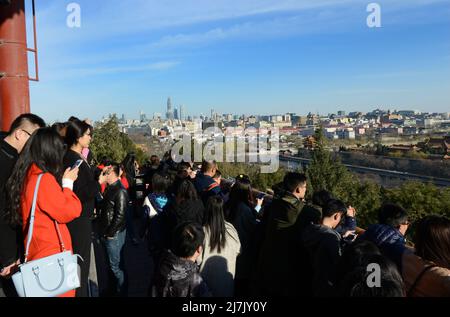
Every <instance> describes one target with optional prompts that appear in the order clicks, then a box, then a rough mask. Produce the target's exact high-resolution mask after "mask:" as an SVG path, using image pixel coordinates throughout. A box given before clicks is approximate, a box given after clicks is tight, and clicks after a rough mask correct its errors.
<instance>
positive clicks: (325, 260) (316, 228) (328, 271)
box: [302, 224, 341, 297]
mask: <svg viewBox="0 0 450 317" xmlns="http://www.w3.org/2000/svg"><path fill="white" fill-rule="evenodd" d="M302 242H303V247H304V248H305V251H306V256H307V259H305V260H309V263H310V267H311V269H312V272H309V273H310V276H311V282H312V285H311V287H312V293H313V295H314V296H327V297H328V296H333V295H335V285H334V284H335V282H336V269H337V264H338V262H339V259H340V257H341V236H340V235H339V233H337V232H336V231H335V230H333V229H331V228H328V227H326V226H323V225H316V224H311V225H309V226H308V227H306V228H305V229H304V231H303V234H302ZM306 273H307V272H306Z"/></svg>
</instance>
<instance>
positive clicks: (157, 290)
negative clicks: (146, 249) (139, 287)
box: [152, 251, 211, 297]
mask: <svg viewBox="0 0 450 317" xmlns="http://www.w3.org/2000/svg"><path fill="white" fill-rule="evenodd" d="M152 293H153V296H154V297H209V296H211V293H210V292H209V290H208V287H207V285H206V283H205V282H204V281H203V279H202V277H201V276H200V274H199V273H198V265H197V264H196V263H195V262H192V261H189V260H185V259H181V258H179V257H177V256H176V255H174V254H173V253H172V252H171V251H168V252H166V254H165V255H164V257H163V258H162V260H161V262H160V264H159V269H158V272H157V273H156V276H155V282H154V285H153V289H152Z"/></svg>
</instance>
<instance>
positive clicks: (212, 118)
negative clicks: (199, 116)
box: [210, 109, 215, 121]
mask: <svg viewBox="0 0 450 317" xmlns="http://www.w3.org/2000/svg"><path fill="white" fill-rule="evenodd" d="M214 113H215V111H214V109H211V118H210V120H211V121H213V120H214Z"/></svg>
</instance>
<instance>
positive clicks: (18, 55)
mask: <svg viewBox="0 0 450 317" xmlns="http://www.w3.org/2000/svg"><path fill="white" fill-rule="evenodd" d="M27 112H30V90H29V82H28V59H27V34H26V23H25V1H24V0H10V1H0V130H2V131H7V130H8V129H9V126H10V124H11V122H12V121H13V120H14V119H15V118H16V117H17V116H19V115H20V114H22V113H27Z"/></svg>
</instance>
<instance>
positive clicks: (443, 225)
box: [413, 215, 450, 269]
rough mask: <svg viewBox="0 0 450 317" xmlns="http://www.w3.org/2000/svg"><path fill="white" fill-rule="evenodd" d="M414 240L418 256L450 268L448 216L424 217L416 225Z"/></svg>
mask: <svg viewBox="0 0 450 317" xmlns="http://www.w3.org/2000/svg"><path fill="white" fill-rule="evenodd" d="M413 241H414V243H415V248H416V254H417V255H418V256H420V257H421V258H422V259H424V260H427V261H433V262H434V263H436V264H438V265H439V266H442V267H445V268H447V269H450V220H449V219H448V218H446V217H442V216H437V215H430V216H426V217H425V218H422V219H421V220H419V221H418V223H417V225H416V232H415V235H414V239H413Z"/></svg>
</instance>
